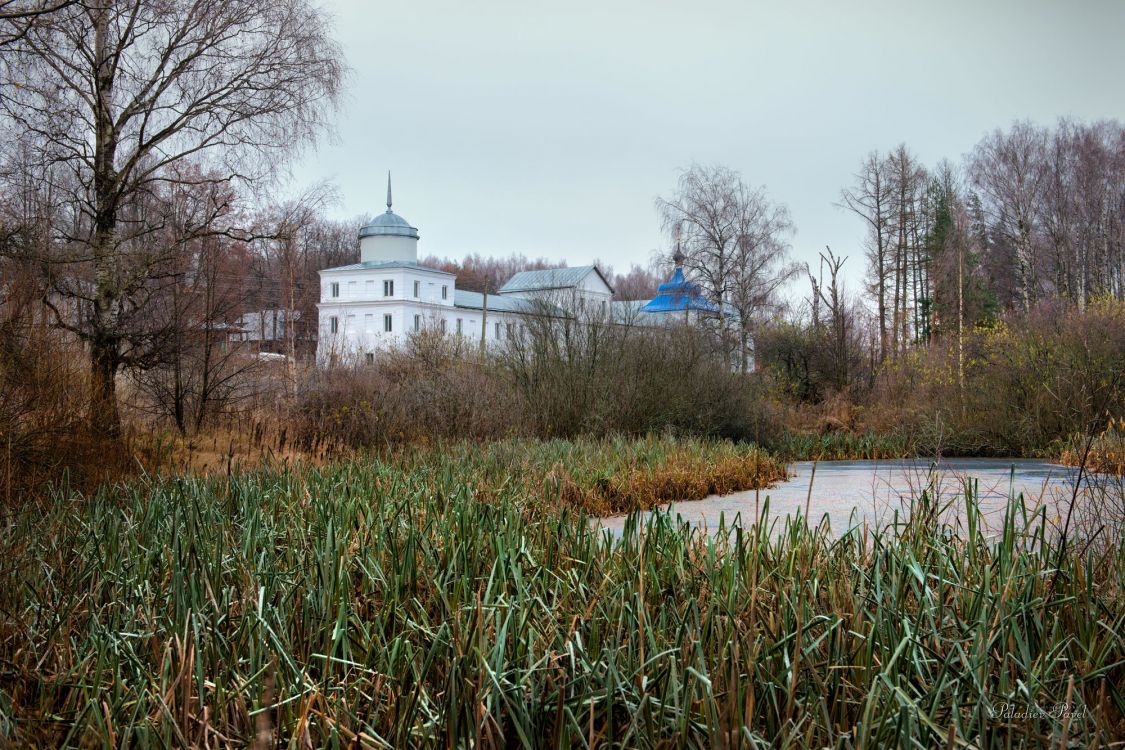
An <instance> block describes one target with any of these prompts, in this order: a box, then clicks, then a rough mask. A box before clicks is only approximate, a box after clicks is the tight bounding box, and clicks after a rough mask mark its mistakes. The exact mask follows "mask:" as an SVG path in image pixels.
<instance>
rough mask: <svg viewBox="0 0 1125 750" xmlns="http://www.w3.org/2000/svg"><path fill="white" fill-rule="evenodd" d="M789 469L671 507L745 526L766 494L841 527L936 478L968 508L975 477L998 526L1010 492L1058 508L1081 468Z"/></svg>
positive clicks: (899, 462) (914, 464)
mask: <svg viewBox="0 0 1125 750" xmlns="http://www.w3.org/2000/svg"><path fill="white" fill-rule="evenodd" d="M789 471H790V473H792V474H795V476H793V477H792V478H790V479H789V480H788V481H785V482H781V483H779V484H777V485H776V486H775V487H771V488H770V489H767V490H760V491H758V492H755V491H753V490H751V491H749V492H737V493H735V494H733V495H723V496H718V495H713V496H711V497H709V498H707V499H705V500H695V501H687V502H682V503H677V504H675V505H674V506H671V509H672V511H673V512H675V513H676V514H678V515H679V516H680V517H681V518H683V520H685V521H687V522H689V523H692V524H698V525H701V526H704V527H706V528H710V529H715V528H718V526H719V522H720V519H721V518H725V520H726V523H727V525H728V526H729V525H730V524H731V522H732V521H734V519H735V517H736V516H739V515H741V522H742V524H743V525H744V526H748V525H749V524H750V523H751V522H752V521H753V519H754V515H755V511H756V509H760V508H762V507H763V506H764V505H765V501H766V498H767V496H768V498H769V507H770V517H771V518H778V519H780V518H783V517H784V516H786V515H791V516H795V515H797V513H798V512H800V513H802V514H803V513H804V512H805V504H806V502H807V503H808V513H809V517H810V518H811V519H812V521H813V522H814V523H815V522H818V521H820V520H822V519H823V517H824V516H825V515H827V516H828V520H829V523H830V524H831V527H832V530H833V531H834V532H835V533H837V534H838V533H841V532H842V531H844V530H846V529H848V528H849V527H850V526H852V525H858V524H862V523H863V522H864V521H867V522H868V523H869V524H874V523H876V522H885V521H887V520H890V519H891V517H892V514H893V513H894V511H895V510H900V511H901V509H902V507H903V503H902V502H901V498H904V497H906V498H909V497H911V496H912V495H918V494H920V492H921V491H922V490H923V489H926V488H927V487H929V486H931V484H933V486H935V487H936V489H937V491H938V493H939V497H940V498H941V499H942V501H943V504H944V503H945V502H947V501H953V502H952V504H951V506H950V507H951V510H952V511H953V512H956V511H957V510H959V509H961V508H963V507H964V501H963V500H958V499H957V497H958V496H963V495H964V492H965V486H966V484H967V483H969V482H976V483H977V490H978V497H979V499H980V505H981V510H982V511H984V513H985V517H986V523H988V525H989V526H992V527H995V526H996V525H997V524H998V523H999V522H1001V521H1002V520H1003V516H1002V515H1001V512H1002V510H1001V509H1003V508H1004V507H1005V506H1006V503H1007V498H1008V497H1009V495H1012V496H1014V495H1017V494H1020V493H1022V494H1023V495H1024V498H1025V500H1027V502H1028V505H1029V506H1031V505H1033V504H1034V501H1036V500H1038V499H1040V498H1042V499H1043V500H1044V501H1046V502H1047V503H1048V504H1049V505H1050V506H1052V507H1057V506H1058V505H1059V504H1060V501H1061V500H1064V499H1065V502H1069V501H1070V498H1071V497H1072V493H1073V491H1074V482H1075V480H1076V479H1077V474H1078V472H1077V469H1074V468H1071V467H1067V466H1062V465H1060V464H1053V463H1048V462H1046V461H1039V460H1034V459H1006V458H950V459H944V460H942V461H941V462H940V463H938V464H935V463H934V462H933V461H932V460H928V459H893V460H882V461H821V462H819V463H817V464H816V472H815V477H814V475H813V464H812V462H799V463H794V464H790V465H789ZM810 480H811V482H812V493H811V495H810V493H809V483H810ZM1083 484H1086V482H1083ZM853 514H854V515H853ZM625 518H626V517H625V516H612V517H610V518H603V519H601V520H600V524H601V526H602V527H603V528H606V529H610V530H611V531H613V532H614V533H615V534H619V533H621V530H622V528H623V527H624V523H625ZM951 520H952V519H951Z"/></svg>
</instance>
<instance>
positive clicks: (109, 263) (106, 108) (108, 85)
mask: <svg viewBox="0 0 1125 750" xmlns="http://www.w3.org/2000/svg"><path fill="white" fill-rule="evenodd" d="M108 32H109V13H108V11H107V10H106V9H105V8H100V9H98V10H96V11H95V12H94V66H95V68H94V86H95V93H96V99H95V112H94V115H95V117H94V119H95V134H94V196H95V201H96V215H95V217H94V242H93V248H92V249H93V256H94V301H93V309H92V311H91V320H90V329H91V330H90V336H89V338H90V415H89V419H90V428H91V429H92V430H93V431H94V433H95V434H98V435H102V436H105V437H108V438H111V439H117V438H119V437H120V436H121V416H120V414H119V413H118V410H117V387H116V381H117V378H116V376H117V368H118V365H119V364H120V354H121V352H120V347H121V343H120V340H119V338H118V336H117V335H116V334H115V333H114V329H115V321H114V320H113V315H114V308H115V307H116V304H117V297H118V290H117V252H116V247H115V241H116V229H117V199H116V195H115V193H116V174H115V172H114V156H115V154H116V150H117V142H116V133H115V132H114V124H113V117H112V113H111V111H110V108H111V106H112V101H113V66H112V60H111V59H110V55H109V52H108V45H107V39H106V36H107V34H108Z"/></svg>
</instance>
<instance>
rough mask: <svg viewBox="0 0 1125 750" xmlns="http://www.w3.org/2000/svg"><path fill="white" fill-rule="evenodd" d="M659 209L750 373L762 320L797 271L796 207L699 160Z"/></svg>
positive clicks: (726, 336)
mask: <svg viewBox="0 0 1125 750" xmlns="http://www.w3.org/2000/svg"><path fill="white" fill-rule="evenodd" d="M656 207H657V210H659V211H660V214H661V218H662V219H663V222H664V227H665V229H666V230H668V231H669V232H670V233H672V234H678V235H679V237H680V242H681V243H682V247H681V249H682V252H683V254H684V256H685V261H684V265H685V267H686V268H687V270H688V271H689V273H690V274H691V275H692V276H694V277H695V279H696V280H697V281H698V282H699V284H700V285H701V286H702V288H703V290H704V293H705V294H706V295H707V296H708V297H709V298H710V299H711V300H712V301H713V302H715V304H717V305H718V306H719V317H720V322H721V331H722V334H723V337H724V339H727V343H728V347H729V350H730V351H731V353H732V355H733V354H735V352H737V357H738V362H739V365H740V367H741V369H742V370H743V371H745V370H746V369H747V366H748V363H749V355H750V334H751V331H752V330H753V327H754V325H755V323H757V322H758V319H759V317H760V315H761V313H763V312H764V311H766V310H768V309H769V308H770V307H771V306H772V305H773V304H774V302H775V299H776V294H777V291H778V289H779V288H780V287H781V285H782V284H783V283H784V282H785V281H787V280H788V279H790V278H792V277H793V275H794V274H795V273H796V272H797V268H796V267H795V266H794V265H792V264H791V263H789V261H788V251H789V245H788V238H789V236H790V235H791V234H792V233H793V222H792V221H791V219H790V218H789V209H787V208H786V207H785V206H784V205H780V204H775V203H773V202H772V201H770V199H769V197H768V196H767V195H766V191H765V188H764V187H757V188H755V187H751V186H750V185H748V184H747V183H746V182H744V181H743V179H742V175H740V174H739V173H738V172H736V171H734V170H732V169H729V168H727V167H723V166H711V167H705V166H700V165H698V164H696V165H693V166H692V167H691V168H690V169H688V170H686V171H685V172H684V173H683V174H682V175H681V176H680V181H679V185H678V186H677V190H676V193H675V194H674V195H673V196H672V197H671V198H668V199H665V198H658V199H657V201H656Z"/></svg>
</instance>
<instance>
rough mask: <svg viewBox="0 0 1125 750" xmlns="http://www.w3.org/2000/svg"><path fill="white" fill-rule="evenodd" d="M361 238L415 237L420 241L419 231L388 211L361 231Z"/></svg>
mask: <svg viewBox="0 0 1125 750" xmlns="http://www.w3.org/2000/svg"><path fill="white" fill-rule="evenodd" d="M359 236H360V238H363V237H385V236H391V237H413V238H414V239H418V229H417V228H416V227H412V226H410V224H409V223H407V221H406V219H404V218H402V217H401V216H399V215H398V214H396V213H394V212H392V211H391V209H389V208H388V209H387V210H386V211H385V212H384V213H381V214H379V215H378V216H376V217H375V218H374V219H372V220H371V221H370V222H368V223H367V224H366V225H364V226H363V227H361V228H360V230H359Z"/></svg>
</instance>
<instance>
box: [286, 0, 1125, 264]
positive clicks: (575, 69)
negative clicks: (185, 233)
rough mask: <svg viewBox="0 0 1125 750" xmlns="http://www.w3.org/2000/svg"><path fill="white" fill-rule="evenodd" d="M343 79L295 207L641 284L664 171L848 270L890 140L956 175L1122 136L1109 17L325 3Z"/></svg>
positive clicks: (704, 2) (780, 5) (1092, 10)
mask: <svg viewBox="0 0 1125 750" xmlns="http://www.w3.org/2000/svg"><path fill="white" fill-rule="evenodd" d="M326 4H327V7H328V8H330V9H331V11H332V12H333V14H334V15H335V17H336V23H337V31H338V36H339V39H340V40H341V43H342V44H343V48H344V51H345V53H346V55H347V58H348V63H349V65H350V66H351V68H352V70H353V73H352V77H351V79H350V83H349V87H348V88H349V91H348V99H347V101H346V103H345V106H344V110H343V111H342V112H341V113H340V115H339V118H338V120H337V136H336V142H335V143H327V144H324V145H322V146H321V148H320V149H319V150H318V151H317V152H316V153H315V154H313V155H311V156H309V157H308V158H306V159H304V160H303V161H302V162H301V163H300V164H299V165H298V166H297V168H296V170H295V175H294V177H295V180H294V187H295V188H296V187H300V186H301V185H305V184H308V183H312V182H315V181H318V180H323V179H328V180H331V181H333V182H334V183H335V184H336V185H337V187H338V188H339V191H340V194H341V199H342V203H341V205H340V206H338V207H337V209H336V211H335V213H336V215H337V216H339V217H351V216H355V215H357V214H360V213H363V212H369V213H370V212H376V211H381V210H383V208H384V206H383V204H384V194H385V183H386V172H387V170H388V169H390V170H392V172H393V174H394V185H395V210H396V212H398V213H400V214H401V215H402V216H404V217H405V218H406V219H407V220H408V221H410V222H411V223H412V224H414V225H415V226H417V227H418V228H419V230H420V233H421V237H422V240H421V244H420V246H419V248H420V252H421V253H423V254H435V255H440V256H451V257H460V256H463V255H465V254H467V253H473V252H479V253H482V254H492V255H507V254H510V253H513V252H518V253H524V254H526V255H528V256H532V257H537V256H547V257H549V258H564V259H566V260H567V261H568V262H569V263H570V264H572V265H578V264H586V263H590V262H592V261H594V260H595V259H600V260H601V261H603V262H605V263H608V264H609V265H612V266H613V268H614V270H617V271H624V270H627V268H628V266H629V264H630V263H642V264H647V263H648V261H649V259H650V256H651V254H652V252H653V250H654V249H656V248H657V247H660V246H663V244H665V243H666V242H667V240H666V238H664V237H662V235H661V233H660V226H659V221H658V218H657V214H656V211H655V209H654V207H653V201H654V199H655V198H656V196H658V195H670V194H671V192H672V190H673V189H674V187H675V184H676V178H677V175H678V173H679V170H680V169H681V168H684V167H687V166H689V165H690V164H691V163H692V162H700V163H707V164H712V163H720V164H724V165H726V166H729V167H732V168H734V169H736V170H738V171H740V172H741V173H742V174H743V176H744V177H745V179H746V180H747V181H748V182H750V183H753V184H755V185H758V184H762V185H765V186H766V188H767V190H768V192H769V195H770V196H771V197H772V198H773V200H775V201H777V202H780V203H784V204H786V205H787V206H788V207H789V209H790V211H791V212H792V215H793V219H794V222H795V224H796V226H797V234H796V235H795V237H794V238H793V256H794V258H795V259H798V260H812V259H815V258H816V256H817V253H818V251H819V250H820V249H822V248H823V247H824V245H826V244H829V245H831V246H832V248H833V250H835V251H837V252H838V253H842V254H846V255H849V256H851V260H849V262H848V266H849V267H850V271H851V273H850V274H849V278H851V279H853V280H855V279H858V278H859V276H860V274H861V273H862V271H863V264H864V260H863V258H862V245H861V243H862V240H863V227H862V225H861V224H860V222H859V220H858V219H856V218H854V217H852V216H849V215H848V214H846V213H844V212H843V211H842V210H841V209H839V208H837V207H835V205H834V203H835V202H836V201H837V200H838V197H839V192H840V189H841V187H842V186H844V185H845V184H847V183H848V182H849V181H850V180H851V178H852V174H853V173H854V172H855V170H856V169H857V167H858V164H859V162H860V160H861V159H862V157H863V156H864V155H865V154H866V153H867V152H869V151H871V150H872V149H880V150H886V149H889V148H892V147H894V146H895V145H896V144H898V143H899V142H905V143H906V144H907V145H908V146H909V147H910V148H911V149H912V150H913V151H914V152H915V153H916V154H917V155H918V156H919V157H921V159H922V160H923V161H924V162H925V163H926V164H927V165H933V164H934V163H936V162H937V161H938V160H939V159H941V158H943V157H949V158H951V159H953V160H955V161H960V158H961V156H962V155H963V154H965V153H966V152H967V151H969V150H970V149H971V148H972V146H973V144H975V143H976V142H977V141H978V140H979V139H980V137H981V136H982V135H983V134H985V133H986V132H987V131H989V130H991V129H993V128H996V127H1003V126H1007V125H1008V124H1010V123H1011V122H1012V121H1013V120H1015V119H1022V118H1029V119H1032V120H1034V121H1037V122H1041V123H1051V122H1053V121H1054V120H1055V119H1056V118H1058V117H1059V116H1068V117H1073V118H1078V119H1087V120H1089V119H1100V118H1117V119H1122V120H1125V2H1121V1H1120V0H1105V1H1104V2H1100V1H1095V0H1088V1H1087V0H1071V1H1069V2H1061V1H1046V0H1043V1H1039V0H1034V1H1029V0H1024V1H1022V2H1015V1H1012V2H988V1H985V0H977V1H976V2H960V1H956V2H954V1H951V0H944V1H943V2H926V3H923V2H904V1H903V0H896V1H894V2H869V1H868V0H864V1H863V2H859V0H853V1H852V2H840V1H839V0H835V1H824V2H811V1H801V0H789V1H786V2H782V1H781V0H778V1H777V2H771V3H764V2H726V1H723V0H692V1H691V2H684V1H683V0H680V1H679V2H665V1H664V0H641V1H634V0H627V1H623V0H600V1H598V2H587V1H586V0H579V1H577V2H565V3H544V2H537V1H536V0H520V1H514V0H513V1H511V2H509V1H507V0H503V1H500V0H475V1H473V2H469V1H468V0H459V1H456V2H447V1H442V2H436V1H431V0H399V2H371V1H370V0H328V1H327V3H326Z"/></svg>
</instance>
